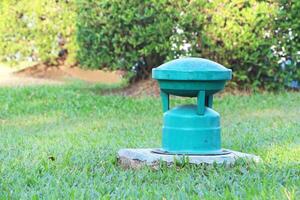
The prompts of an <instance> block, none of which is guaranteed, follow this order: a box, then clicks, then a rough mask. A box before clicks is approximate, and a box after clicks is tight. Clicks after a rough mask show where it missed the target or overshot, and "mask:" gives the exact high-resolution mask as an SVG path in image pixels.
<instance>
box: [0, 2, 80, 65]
mask: <svg viewBox="0 0 300 200" xmlns="http://www.w3.org/2000/svg"><path fill="white" fill-rule="evenodd" d="M0 6H1V12H0V33H1V34H0V60H2V61H10V62H11V61H12V62H19V61H24V60H28V61H42V62H53V61H55V58H57V56H58V54H59V51H60V50H61V49H63V48H65V49H68V52H69V57H68V59H69V61H70V62H71V61H74V60H75V54H76V48H77V47H76V34H75V28H76V26H75V19H76V12H75V2H74V1H48V0H32V1H30V3H29V1H27V0H2V1H1V4H0Z"/></svg>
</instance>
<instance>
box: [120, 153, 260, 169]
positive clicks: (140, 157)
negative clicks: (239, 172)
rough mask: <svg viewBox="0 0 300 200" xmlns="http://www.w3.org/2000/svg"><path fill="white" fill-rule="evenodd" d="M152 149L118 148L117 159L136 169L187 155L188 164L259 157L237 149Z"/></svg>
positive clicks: (233, 161)
mask: <svg viewBox="0 0 300 200" xmlns="http://www.w3.org/2000/svg"><path fill="white" fill-rule="evenodd" d="M153 150H154V149H120V150H119V151H118V161H119V163H120V165H121V166H122V167H124V168H133V169H137V168H140V167H142V166H144V165H148V166H151V167H154V168H156V167H158V165H159V162H160V161H164V162H167V164H169V165H171V164H173V163H174V160H178V161H182V160H183V159H184V158H187V157H188V159H187V160H188V161H189V163H190V164H213V163H217V164H223V163H226V164H234V163H235V161H236V160H237V159H239V158H242V159H246V160H252V161H254V162H259V161H260V160H261V159H260V157H258V156H255V155H252V154H246V153H241V152H238V151H232V150H228V149H224V150H226V151H229V152H230V153H229V154H226V155H213V156H211V155H210V156H207V155H165V154H158V153H153V152H152V151H153Z"/></svg>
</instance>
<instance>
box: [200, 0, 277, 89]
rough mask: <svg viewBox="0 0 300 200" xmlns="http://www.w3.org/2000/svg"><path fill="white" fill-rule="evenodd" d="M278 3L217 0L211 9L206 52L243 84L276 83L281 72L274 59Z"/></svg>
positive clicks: (249, 0)
mask: <svg viewBox="0 0 300 200" xmlns="http://www.w3.org/2000/svg"><path fill="white" fill-rule="evenodd" d="M276 11H277V6H276V4H273V3H269V2H267V1H257V0H215V1H213V2H212V3H211V4H210V5H209V8H208V9H207V15H206V16H207V20H206V24H205V28H204V33H205V40H204V41H205V42H204V44H203V48H202V49H203V51H202V56H203V57H207V58H210V59H212V60H215V61H217V62H219V63H222V64H223V65H225V66H227V67H229V68H231V69H232V70H233V72H234V77H233V78H234V81H232V82H231V83H234V84H235V85H236V86H238V87H240V88H249V87H250V86H251V87H252V88H257V87H274V86H275V85H274V78H273V77H275V76H276V74H277V73H280V71H279V69H278V65H277V63H275V62H274V59H272V56H271V55H270V54H271V49H270V48H271V46H272V44H273V42H274V40H273V39H272V38H273V34H272V30H273V28H274V25H275V24H274V18H275V16H276Z"/></svg>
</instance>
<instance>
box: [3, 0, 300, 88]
mask: <svg viewBox="0 0 300 200" xmlns="http://www.w3.org/2000/svg"><path fill="white" fill-rule="evenodd" d="M299 9H300V3H299V1H297V0H276V1H260V0H214V1H209V2H208V1H206V0H195V1H187V0H177V1H174V0H149V1H142V0H128V1H123V0H101V1H98V0H89V1H86V0H66V1H60V0H56V1H54V0H53V1H47V0H33V1H30V3H28V1H25V0H19V1H17V0H2V1H0V11H1V12H0V33H1V34H0V60H1V61H14V62H18V61H22V60H29V61H41V62H55V60H56V58H57V56H58V54H59V53H60V52H61V51H62V50H67V51H68V53H69V56H68V61H69V62H75V61H79V62H80V64H81V66H82V67H86V68H95V69H96V68H97V69H98V68H108V69H125V70H127V71H129V70H130V69H131V68H132V67H133V66H135V64H136V63H138V62H139V61H143V62H144V61H145V66H146V69H142V70H141V71H147V72H149V71H150V69H151V68H152V67H156V66H158V65H160V64H162V63H163V62H166V61H168V60H171V59H175V58H178V57H182V56H196V57H205V58H209V59H212V60H215V61H217V62H219V63H221V64H223V65H225V66H226V67H229V68H231V69H233V72H234V80H233V81H231V84H232V86H234V87H239V88H247V89H248V88H253V89H257V88H265V89H278V88H283V87H284V86H285V85H286V84H290V83H291V80H296V81H297V80H298V81H299V82H300V70H299V66H300V64H299V61H300V25H299V22H298V19H299V17H300V16H299V15H300V14H299V13H300V12H299ZM61 40H62V41H63V44H61ZM25 47H26V48H25ZM146 74H148V73H146ZM143 76H144V75H143Z"/></svg>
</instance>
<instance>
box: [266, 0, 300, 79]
mask: <svg viewBox="0 0 300 200" xmlns="http://www.w3.org/2000/svg"><path fill="white" fill-rule="evenodd" d="M299 19H300V1H298V0H279V10H278V15H277V17H276V24H277V26H276V28H275V30H274V35H275V37H276V43H275V44H274V45H273V46H272V50H273V54H272V55H273V57H274V59H275V60H276V61H277V62H278V64H279V65H280V68H281V73H279V74H278V78H277V79H278V80H279V81H281V82H283V83H285V84H289V85H290V83H291V81H292V80H295V81H298V82H299V84H300V21H299Z"/></svg>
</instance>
